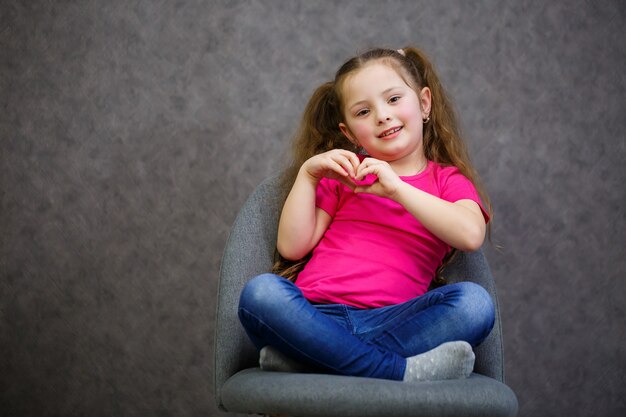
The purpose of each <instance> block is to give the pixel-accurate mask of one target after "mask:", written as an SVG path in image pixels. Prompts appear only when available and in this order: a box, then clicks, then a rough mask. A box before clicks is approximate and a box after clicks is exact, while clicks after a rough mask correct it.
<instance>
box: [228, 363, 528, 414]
mask: <svg viewBox="0 0 626 417" xmlns="http://www.w3.org/2000/svg"><path fill="white" fill-rule="evenodd" d="M221 400H222V406H223V407H224V408H225V409H226V410H228V411H231V412H239V413H266V414H286V415H289V416H298V417H307V416H311V417H313V416H329V417H333V416H336V417H369V416H371V417H394V416H415V417H417V416H429V417H433V416H477V417H486V416H507V417H508V416H515V415H516V414H517V407H518V404H517V398H516V397H515V394H514V393H513V391H512V390H511V389H510V388H509V387H507V386H506V385H505V384H503V383H501V382H499V381H497V380H495V379H493V378H489V377H486V376H483V375H480V374H476V373H474V374H472V375H471V376H470V377H469V378H467V379H458V380H447V381H431V382H419V383H406V382H400V381H390V380H383V379H373V378H361V377H348V376H339V375H326V374H306V373H284V372H266V371H262V370H261V369H259V368H250V369H245V370H243V371H240V372H238V373H236V374H235V375H233V376H232V377H230V378H229V379H228V380H227V381H226V383H225V384H224V385H223V387H222V396H221Z"/></svg>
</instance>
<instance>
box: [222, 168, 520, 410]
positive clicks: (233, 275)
mask: <svg viewBox="0 0 626 417" xmlns="http://www.w3.org/2000/svg"><path fill="white" fill-rule="evenodd" d="M280 210H281V207H280V201H279V197H278V192H277V178H276V177H272V178H269V179H267V180H266V181H265V182H263V183H262V184H261V185H259V186H258V187H257V189H256V190H255V191H254V192H253V193H252V195H251V196H250V198H249V199H248V201H247V202H246V203H245V205H244V206H243V208H242V209H241V211H240V212H239V215H238V216H237V219H236V220H235V224H234V225H233V227H232V230H231V233H230V237H229V239H228V242H227V244H226V249H225V251H224V256H223V258H222V265H221V271H220V281H219V292H218V297H217V298H218V305H217V319H216V320H217V321H216V326H215V327H216V330H215V386H214V388H215V399H216V402H217V404H218V406H219V407H220V409H222V410H225V411H229V412H238V413H249V414H284V415H289V416H300V417H306V416H336V417H368V416H372V417H394V416H480V417H486V416H515V415H516V414H517V409H518V404H517V398H516V397H515V394H514V393H513V391H512V390H511V389H510V388H509V387H508V386H506V385H505V384H504V370H503V359H502V335H501V327H500V317H499V311H498V303H497V298H496V293H495V286H494V281H493V277H492V275H491V272H490V270H489V266H488V264H487V261H486V260H485V257H484V256H483V253H482V251H478V252H474V253H470V254H462V255H461V256H459V257H457V259H456V261H455V262H454V264H453V265H451V266H449V267H448V268H447V269H446V274H445V275H446V278H447V279H448V281H449V282H455V281H459V280H469V281H474V282H476V283H479V284H480V285H482V286H483V287H485V288H486V289H487V290H488V291H489V293H490V294H491V296H492V297H493V299H494V301H495V305H496V324H495V327H494V329H493V331H492V332H491V334H490V336H489V337H488V338H487V340H486V341H485V342H483V343H482V344H481V345H480V346H479V347H478V348H476V349H475V353H476V365H475V368H474V373H472V375H471V376H470V377H469V378H467V379H462V380H446V381H434V382H420V383H404V382H399V381H389V380H382V379H373V378H360V377H348V376H338V375H326V374H310V373H285V372H265V371H262V370H261V369H260V368H258V352H257V351H256V349H255V348H254V346H253V345H252V343H251V342H250V341H249V340H248V338H247V336H246V334H245V333H244V330H243V327H242V326H241V324H240V323H239V319H238V318H237V305H238V303H239V294H240V292H241V289H242V288H243V286H244V284H245V283H246V282H247V281H248V280H249V279H250V278H252V277H254V276H256V275H258V274H260V273H263V272H267V271H269V270H270V269H271V267H272V261H273V256H274V248H275V244H276V233H277V224H278V216H279V214H280Z"/></svg>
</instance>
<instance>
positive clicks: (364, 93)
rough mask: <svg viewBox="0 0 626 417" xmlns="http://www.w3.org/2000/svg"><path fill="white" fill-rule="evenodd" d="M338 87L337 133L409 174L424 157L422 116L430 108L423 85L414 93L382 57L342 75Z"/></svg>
mask: <svg viewBox="0 0 626 417" xmlns="http://www.w3.org/2000/svg"><path fill="white" fill-rule="evenodd" d="M342 87H343V89H342V93H343V95H342V96H343V98H344V100H343V104H344V108H343V116H344V120H345V123H340V124H339V128H340V129H341V131H342V132H343V134H344V135H346V137H347V138H348V139H349V140H350V141H351V142H352V143H354V144H356V145H357V146H362V147H363V148H364V149H365V151H366V152H367V153H368V154H369V155H370V156H372V157H373V158H376V159H380V160H383V161H387V162H389V163H390V165H391V166H392V167H394V168H396V171H398V170H401V171H404V173H403V174H402V175H411V174H414V173H415V170H417V169H419V167H421V166H422V165H423V163H424V161H425V159H426V158H425V156H424V151H423V148H422V140H423V122H422V119H425V118H426V117H427V115H428V114H429V113H430V104H431V100H430V90H429V89H428V87H425V88H423V89H422V90H421V91H420V94H419V96H418V94H417V93H416V92H415V91H414V90H413V89H412V88H411V87H409V86H408V85H407V84H406V82H405V81H404V80H403V79H402V77H400V75H399V74H398V73H397V72H396V71H395V70H394V69H393V68H392V67H390V66H389V65H386V64H384V63H382V62H374V63H372V64H369V65H367V66H365V67H363V68H361V69H360V70H358V71H357V72H356V73H354V74H352V75H350V76H348V77H347V79H346V80H345V81H344V83H343V86H342ZM411 169H413V170H414V171H413V172H412V173H411V172H409V171H410V170H411ZM407 170H408V171H407Z"/></svg>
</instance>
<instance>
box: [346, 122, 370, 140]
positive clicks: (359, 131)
mask: <svg viewBox="0 0 626 417" xmlns="http://www.w3.org/2000/svg"><path fill="white" fill-rule="evenodd" d="M350 130H351V131H352V133H353V134H354V136H356V138H357V139H360V138H366V137H368V136H370V135H371V134H372V129H371V127H370V126H369V125H367V124H365V123H354V124H353V125H352V126H350Z"/></svg>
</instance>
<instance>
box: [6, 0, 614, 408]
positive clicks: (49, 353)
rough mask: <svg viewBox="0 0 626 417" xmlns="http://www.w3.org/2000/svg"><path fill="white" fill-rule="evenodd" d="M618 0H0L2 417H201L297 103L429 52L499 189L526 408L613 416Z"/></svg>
mask: <svg viewBox="0 0 626 417" xmlns="http://www.w3.org/2000/svg"><path fill="white" fill-rule="evenodd" d="M625 25H626V3H625V2H624V1H620V0H616V1H604V2H593V3H592V2H585V1H572V2H569V1H568V2H565V1H561V2H544V1H508V2H495V1H494V2H485V1H482V2H465V1H432V2H423V1H414V0H407V1H397V2H391V1H379V2H362V1H341V2H339V5H333V3H332V2H322V1H307V2H293V1H286V0H285V1H273V2H270V1H265V2H262V1H249V2H244V1H232V2H231V1H220V2H204V1H199V0H196V1H184V2H165V1H154V2H126V1H106V2H104V1H103V2H100V1H85V2H76V3H72V2H36V1H23V2H20V1H6V0H5V1H2V3H1V5H0V71H1V72H0V97H1V100H2V101H1V104H2V107H1V109H0V134H1V136H0V140H1V142H0V150H1V155H0V161H1V163H0V185H1V189H0V192H1V194H0V196H1V205H0V208H1V212H0V231H1V236H2V237H1V250H0V266H1V269H0V275H1V277H0V278H1V283H0V338H1V339H0V340H1V345H0V346H1V349H2V350H1V354H0V396H1V397H0V413H1V414H2V415H7V416H45V415H50V416H52V415H55V416H56V415H58V416H61V415H68V416H70V415H71V416H74V415H76V416H78V415H91V416H111V415H114V416H121V415H124V416H133V415H137V416H139V415H142V416H143V415H159V416H209V415H213V416H217V415H221V414H220V413H218V411H217V410H216V407H215V405H214V402H213V398H212V364H211V361H212V352H213V347H212V344H213V327H214V309H215V306H214V300H215V291H216V284H217V277H218V269H219V261H220V257H221V253H222V249H223V246H224V243H225V240H226V238H227V235H228V231H229V227H230V225H231V224H232V222H233V220H234V216H235V214H236V211H237V210H238V208H239V207H240V206H241V205H242V204H243V202H244V200H245V198H246V197H247V195H248V194H249V193H250V192H251V191H252V189H253V187H254V186H255V185H256V184H258V183H259V182H260V181H261V180H262V179H263V178H264V177H266V176H267V175H269V174H270V173H272V172H274V171H275V170H276V169H278V168H279V167H281V166H282V164H283V159H284V158H283V157H282V156H283V155H284V150H285V148H286V147H287V144H288V143H289V139H290V136H291V134H292V133H293V131H294V129H295V127H296V125H297V121H298V118H299V117H300V115H301V112H302V110H303V107H304V104H305V102H306V100H307V98H308V96H309V95H310V93H311V92H312V90H313V89H314V87H316V86H317V85H318V84H320V83H321V82H323V81H326V80H327V79H329V78H330V77H331V75H332V74H333V72H334V71H335V70H336V68H337V67H338V66H339V65H340V64H341V63H342V62H343V61H344V60H345V59H347V58H348V57H350V56H352V55H353V54H355V53H356V52H358V51H362V50H364V49H366V48H368V47H370V46H376V45H382V46H390V47H394V48H397V47H400V46H403V45H407V44H413V45H417V46H421V47H422V48H424V49H425V50H426V51H427V52H429V54H430V56H431V57H432V59H433V60H434V62H435V64H436V65H437V67H438V69H439V71H440V75H441V77H442V78H443V81H444V84H445V85H446V86H447V88H448V90H449V92H450V94H451V95H452V97H453V98H454V99H455V103H456V106H457V109H458V111H459V113H460V117H461V120H462V124H463V127H464V131H465V132H466V134H467V138H468V140H469V146H470V149H471V152H472V155H473V160H474V162H475V164H476V166H477V168H478V170H479V172H481V174H482V175H483V176H484V179H485V181H486V184H487V188H488V191H489V192H490V194H491V197H492V199H493V202H494V205H495V210H496V216H495V218H494V240H495V242H496V243H498V244H501V245H502V246H503V250H502V251H501V252H497V251H495V250H494V249H493V248H489V249H488V255H489V259H490V262H491V264H492V268H493V270H494V273H495V276H496V280H497V284H498V287H499V295H500V299H501V303H502V316H503V317H502V319H503V325H504V338H505V349H506V352H505V353H506V358H505V359H506V372H507V381H508V383H509V385H510V386H511V387H512V388H513V389H514V390H515V391H516V393H517V395H518V397H519V400H520V415H521V416H592V415H593V416H612V415H615V416H617V415H626V414H624V412H625V411H626V406H625V394H626V392H625V389H624V384H625V382H626V381H625V378H624V372H625V357H626V353H625V342H626V340H625V339H626V338H625V324H626V323H625V311H624V310H625V301H624V300H625V296H626V289H625V283H624V279H625V275H626V274H625V272H626V265H625V258H626V256H625V255H626V254H625V249H624V248H625V241H624V235H625V228H624V215H625V212H626V210H625V203H626V195H625V191H624V183H625V179H626V178H625V177H626V175H625V169H624V161H625V150H624V142H625V132H626V118H625V117H624V113H625V112H626V105H625V95H626V75H625V74H626V65H625V64H626V42H625V39H626V31H625V29H624V27H625Z"/></svg>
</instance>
